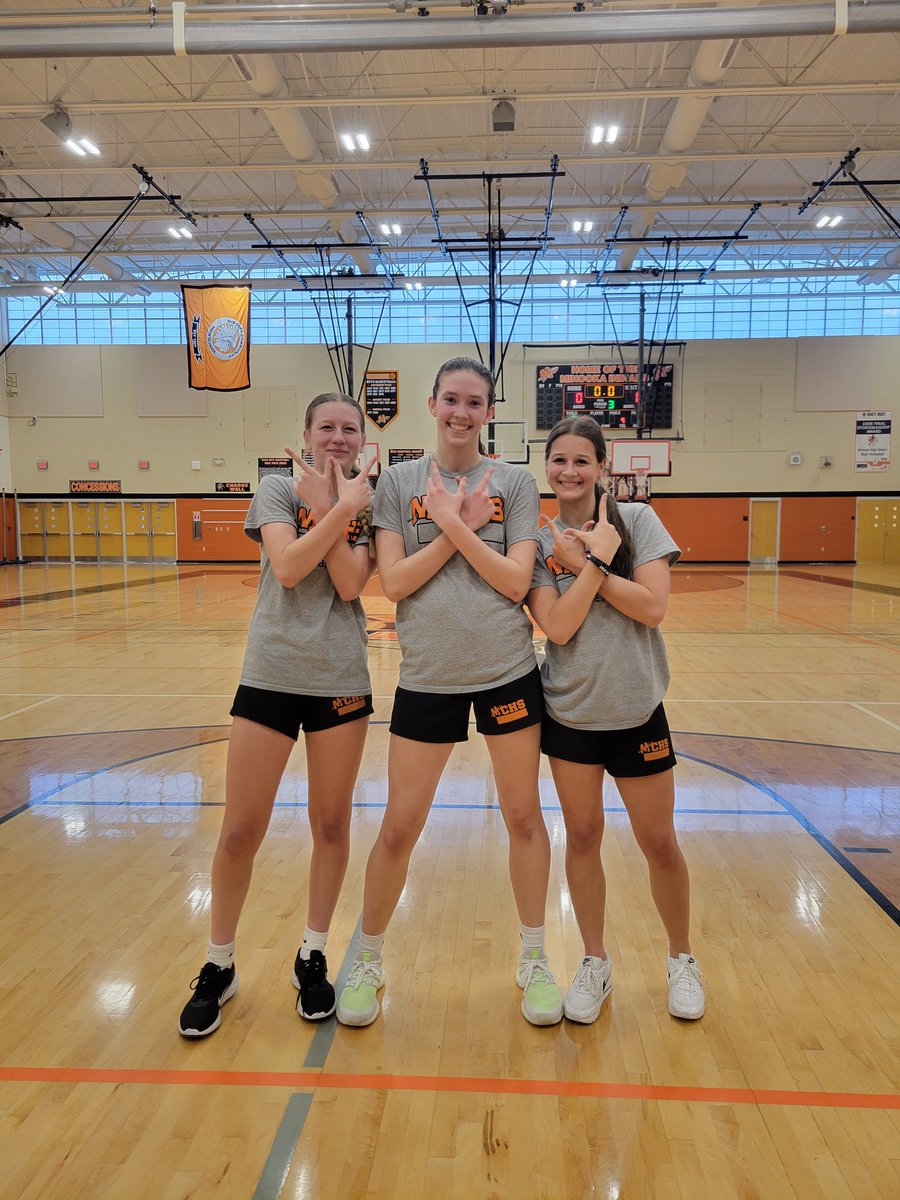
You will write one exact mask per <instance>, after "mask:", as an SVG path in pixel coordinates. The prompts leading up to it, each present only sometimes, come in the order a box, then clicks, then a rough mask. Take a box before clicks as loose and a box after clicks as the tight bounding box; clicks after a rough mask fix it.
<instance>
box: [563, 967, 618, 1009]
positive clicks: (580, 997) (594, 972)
mask: <svg viewBox="0 0 900 1200" xmlns="http://www.w3.org/2000/svg"><path fill="white" fill-rule="evenodd" d="M611 991H612V963H611V962H610V960H609V956H608V955H607V957H606V958H585V959H583V960H582V963H581V966H580V967H579V968H578V970H577V971H576V972H575V978H574V979H573V980H572V984H571V986H570V987H569V989H568V991H567V992H566V1006H565V1014H566V1016H567V1017H568V1018H569V1020H570V1021H578V1022H579V1023H580V1024H582V1025H590V1024H591V1022H593V1021H596V1020H597V1017H598V1016H599V1015H600V1009H601V1008H602V1007H603V1001H604V1000H605V999H606V997H607V996H608V995H609V993H610V992H611Z"/></svg>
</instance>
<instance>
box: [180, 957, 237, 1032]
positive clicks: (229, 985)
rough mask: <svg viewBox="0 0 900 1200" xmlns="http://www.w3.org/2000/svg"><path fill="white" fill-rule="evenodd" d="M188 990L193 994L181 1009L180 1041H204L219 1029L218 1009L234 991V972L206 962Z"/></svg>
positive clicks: (235, 973) (219, 1017) (231, 968)
mask: <svg viewBox="0 0 900 1200" xmlns="http://www.w3.org/2000/svg"><path fill="white" fill-rule="evenodd" d="M191 987H192V988H193V989H194V994H193V996H191V998H190V1000H188V1002H187V1004H186V1005H185V1006H184V1008H183V1009H182V1012H181V1016H180V1018H179V1020H178V1032H179V1033H180V1034H181V1035H182V1037H189V1038H201V1037H206V1036H207V1034H210V1033H213V1032H214V1031H215V1030H216V1029H218V1028H219V1025H220V1024H221V1021H222V1017H221V1014H220V1013H219V1009H220V1008H221V1007H222V1005H223V1004H224V1003H225V1001H226V1000H230V999H231V997H232V996H233V995H234V993H235V992H236V991H237V990H238V977H237V971H236V970H235V969H234V966H230V967H217V966H216V964H215V963H211V962H208V963H206V965H205V966H204V967H203V970H202V971H201V972H200V974H199V975H198V976H197V978H196V979H195V980H193V981H192V983H191Z"/></svg>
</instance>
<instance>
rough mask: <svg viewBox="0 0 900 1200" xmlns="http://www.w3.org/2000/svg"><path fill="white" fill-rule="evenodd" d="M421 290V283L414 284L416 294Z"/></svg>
mask: <svg viewBox="0 0 900 1200" xmlns="http://www.w3.org/2000/svg"><path fill="white" fill-rule="evenodd" d="M421 290H422V285H421V283H417V284H416V291H417V292H421Z"/></svg>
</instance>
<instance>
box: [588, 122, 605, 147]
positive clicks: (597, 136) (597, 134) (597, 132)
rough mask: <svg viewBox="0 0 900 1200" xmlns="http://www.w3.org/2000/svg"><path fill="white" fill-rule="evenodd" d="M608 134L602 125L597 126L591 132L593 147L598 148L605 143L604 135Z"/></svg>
mask: <svg viewBox="0 0 900 1200" xmlns="http://www.w3.org/2000/svg"><path fill="white" fill-rule="evenodd" d="M605 132H606V130H605V129H604V127H603V126H602V125H595V126H594V128H593V129H592V130H591V145H592V146H598V145H599V144H600V143H601V142H602V141H603V134H604V133H605Z"/></svg>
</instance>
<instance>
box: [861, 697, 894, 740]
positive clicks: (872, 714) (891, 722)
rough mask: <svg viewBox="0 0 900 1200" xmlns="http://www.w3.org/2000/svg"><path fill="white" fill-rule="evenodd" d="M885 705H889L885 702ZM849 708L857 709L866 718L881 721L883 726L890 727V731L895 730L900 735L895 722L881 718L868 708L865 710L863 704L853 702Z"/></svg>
mask: <svg viewBox="0 0 900 1200" xmlns="http://www.w3.org/2000/svg"><path fill="white" fill-rule="evenodd" d="M885 703H890V702H889V701H886V702H885ZM850 707H851V708H856V709H858V710H859V711H860V712H861V713H865V714H866V716H867V717H874V718H875V720H876V721H881V722H882V723H883V724H885V725H890V727H891V729H896V730H897V732H898V733H900V725H897V724H895V722H893V721H889V720H888V719H887V717H883V716H881V714H880V713H875V712H872V710H871V709H869V708H866V706H865V705H864V704H857V703H856V702H855V701H854V702H853V703H851V705H850Z"/></svg>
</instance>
